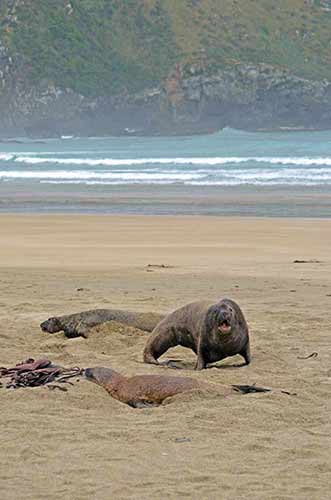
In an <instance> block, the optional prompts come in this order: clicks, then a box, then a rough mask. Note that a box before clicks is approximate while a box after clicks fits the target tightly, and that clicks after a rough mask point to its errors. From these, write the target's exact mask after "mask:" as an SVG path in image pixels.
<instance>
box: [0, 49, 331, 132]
mask: <svg viewBox="0 0 331 500" xmlns="http://www.w3.org/2000/svg"><path fill="white" fill-rule="evenodd" d="M23 68H24V65H22V68H20V66H19V62H18V63H17V62H15V63H14V62H13V61H12V59H11V57H10V56H9V55H8V54H7V53H6V50H5V48H4V47H0V85H1V88H2V93H1V98H0V107H1V115H0V134H1V136H2V137H4V136H5V137H8V136H13V135H15V136H17V135H28V136H38V137H41V136H44V137H45V136H47V137H49V136H59V135H71V134H72V135H108V134H109V135H111V134H119V135H121V134H123V135H125V134H137V135H144V134H151V135H153V134H185V133H187V134H190V133H206V132H212V131H215V130H219V129H221V128H223V127H225V126H228V127H233V128H241V129H247V130H261V129H282V128H308V129H325V128H331V83H330V82H329V81H326V80H324V81H312V80H306V79H303V78H299V77H297V76H295V75H291V74H290V73H289V72H288V71H286V70H282V69H279V68H275V67H272V66H270V65H266V64H260V65H243V64H238V65H235V66H233V67H228V68H225V69H223V70H219V71H218V72H217V73H214V74H212V73H211V74H210V72H208V73H207V71H202V70H201V69H198V68H196V67H194V66H191V67H188V68H185V69H182V68H181V67H180V66H179V65H177V66H176V68H175V69H174V71H172V72H171V73H170V75H169V77H168V78H167V79H166V81H164V82H163V83H162V85H160V86H159V87H158V88H154V89H146V90H145V91H143V92H141V93H139V94H133V95H129V94H122V95H117V96H109V97H97V98H89V97H84V96H83V95H79V94H77V93H75V92H74V91H72V90H71V89H60V88H56V87H54V86H49V85H44V86H42V85H40V84H39V85H38V86H31V87H29V88H26V85H25V82H24V78H23V75H22V71H23Z"/></svg>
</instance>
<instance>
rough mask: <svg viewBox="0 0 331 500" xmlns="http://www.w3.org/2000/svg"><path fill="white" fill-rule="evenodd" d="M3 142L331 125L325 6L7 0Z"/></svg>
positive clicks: (227, 0) (329, 8)
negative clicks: (9, 139)
mask: <svg viewBox="0 0 331 500" xmlns="http://www.w3.org/2000/svg"><path fill="white" fill-rule="evenodd" d="M0 22H1V31H0V111H1V113H0V136H1V137H3V138H4V137H12V136H32V137H40V136H44V137H49V136H61V135H111V134H118V135H121V134H141V135H144V134H146V135H149V134H150V135H153V134H183V133H187V134H191V133H206V132H212V131H214V130H219V129H221V128H223V127H225V126H230V127H233V128H241V129H247V130H270V129H274V130H283V129H289V128H294V129H301V128H305V129H326V128H331V64H330V63H331V35H330V33H331V1H329V0H323V1H322V0H320V1H318V0H316V1H314V0H279V1H277V2H270V0H249V1H247V2H246V1H245V2H239V1H236V0H224V1H219V0H218V1H217V0H183V1H181V2H177V1H175V0H163V1H160V0H140V1H138V0H137V1H133V0H126V1H123V0H121V1H120V0H71V1H68V0H58V1H57V2H54V1H52V0H5V1H3V2H1V4H0Z"/></svg>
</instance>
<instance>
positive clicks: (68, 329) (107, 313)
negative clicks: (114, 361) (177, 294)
mask: <svg viewBox="0 0 331 500" xmlns="http://www.w3.org/2000/svg"><path fill="white" fill-rule="evenodd" d="M163 318H164V314H157V313H153V312H146V313H142V312H140V313H139V312H133V311H125V310H121V309H92V310H90V311H83V312H80V313H76V314H68V315H65V316H54V317H52V318H48V319H47V320H46V321H43V322H42V323H41V324H40V328H41V329H42V330H43V332H47V333H56V332H60V331H63V332H64V334H65V335H66V337H69V338H73V337H87V336H88V331H89V330H90V329H91V328H93V327H94V326H97V325H100V324H101V323H105V322H106V321H117V322H118V323H123V324H125V325H130V326H133V327H135V328H139V329H140V330H145V331H146V332H151V331H152V330H153V328H154V327H155V326H156V325H157V324H158V323H159V321H161V320H162V319H163Z"/></svg>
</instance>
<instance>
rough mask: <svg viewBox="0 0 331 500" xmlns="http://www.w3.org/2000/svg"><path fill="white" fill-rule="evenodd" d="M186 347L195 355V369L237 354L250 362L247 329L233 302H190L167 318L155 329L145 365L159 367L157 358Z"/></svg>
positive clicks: (246, 361)
mask: <svg viewBox="0 0 331 500" xmlns="http://www.w3.org/2000/svg"><path fill="white" fill-rule="evenodd" d="M177 345H181V346H183V347H189V348H190V349H192V350H193V351H194V352H195V353H196V354H197V355H198V359H197V363H196V367H195V368H196V369H197V370H201V369H203V368H206V366H207V364H208V363H213V362H215V361H219V360H221V359H224V358H226V357H228V356H234V355H235V354H240V355H241V356H243V358H244V359H245V363H246V364H249V363H250V360H251V356H250V347H249V335H248V326H247V323H246V320H245V317H244V315H243V313H242V311H241V309H240V307H239V306H238V304H236V303H235V302H234V301H233V300H230V299H223V300H220V301H219V302H217V303H216V304H215V303H211V302H207V301H199V302H192V303H190V304H187V305H186V306H184V307H181V308H180V309H176V310H175V311H174V312H172V313H170V314H168V315H167V316H166V317H165V318H164V319H163V320H162V321H160V323H159V324H158V325H157V326H156V327H155V328H154V330H153V332H152V335H151V336H150V338H149V339H148V341H147V344H146V346H145V349H144V362H145V363H152V364H158V361H157V360H158V358H159V357H160V356H161V355H162V354H163V353H165V352H166V351H167V350H168V349H169V348H170V347H175V346H177Z"/></svg>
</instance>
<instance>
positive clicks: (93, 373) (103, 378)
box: [83, 366, 116, 386]
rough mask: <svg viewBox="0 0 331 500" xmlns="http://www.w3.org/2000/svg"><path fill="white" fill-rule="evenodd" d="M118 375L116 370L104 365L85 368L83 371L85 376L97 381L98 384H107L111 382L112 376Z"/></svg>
mask: <svg viewBox="0 0 331 500" xmlns="http://www.w3.org/2000/svg"><path fill="white" fill-rule="evenodd" d="M114 375H116V372H115V371H114V370H112V369H111V368H103V367H102V366H96V367H95V368H85V370H84V371H83V376H84V377H85V378H86V379H87V380H90V381H91V382H95V383H96V384H99V385H102V386H106V385H108V384H109V383H111V381H112V378H113V377H114Z"/></svg>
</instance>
